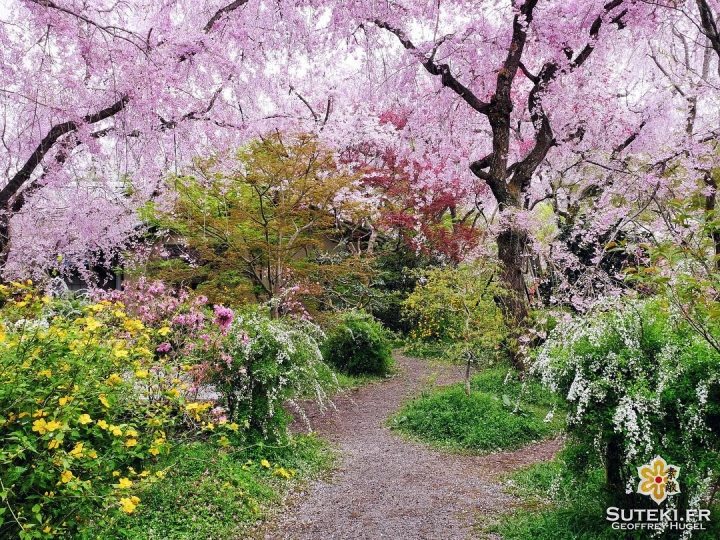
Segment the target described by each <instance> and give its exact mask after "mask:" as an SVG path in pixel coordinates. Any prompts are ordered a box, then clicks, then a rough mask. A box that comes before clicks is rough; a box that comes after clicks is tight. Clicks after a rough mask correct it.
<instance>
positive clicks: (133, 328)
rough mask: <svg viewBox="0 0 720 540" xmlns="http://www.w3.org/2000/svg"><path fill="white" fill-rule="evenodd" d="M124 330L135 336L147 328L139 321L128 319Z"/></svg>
mask: <svg viewBox="0 0 720 540" xmlns="http://www.w3.org/2000/svg"><path fill="white" fill-rule="evenodd" d="M123 328H124V329H125V330H127V331H128V332H130V333H131V334H133V333H135V332H137V331H138V330H142V329H143V328H145V325H143V323H142V322H140V321H139V320H137V319H128V320H127V321H125V322H124V323H123Z"/></svg>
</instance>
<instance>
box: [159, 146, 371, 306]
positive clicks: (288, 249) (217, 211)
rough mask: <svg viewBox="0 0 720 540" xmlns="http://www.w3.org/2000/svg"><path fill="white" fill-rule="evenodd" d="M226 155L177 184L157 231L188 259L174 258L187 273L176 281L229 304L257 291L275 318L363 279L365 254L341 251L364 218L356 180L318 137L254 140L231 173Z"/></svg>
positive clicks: (197, 167)
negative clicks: (176, 242)
mask: <svg viewBox="0 0 720 540" xmlns="http://www.w3.org/2000/svg"><path fill="white" fill-rule="evenodd" d="M224 157H225V156H214V157H211V158H208V159H203V160H198V161H197V162H196V164H195V167H194V170H193V171H192V175H186V176H181V177H178V178H175V179H173V182H174V189H175V191H176V194H177V197H176V204H175V207H174V208H173V209H172V212H171V213H165V214H163V215H161V216H160V219H159V225H160V226H161V227H165V228H167V229H169V230H171V231H172V232H173V233H175V234H177V235H180V236H181V237H182V238H183V241H184V242H185V243H186V246H185V249H186V251H187V253H188V255H189V256H188V258H189V259H190V263H189V264H186V263H179V262H178V261H177V260H176V261H174V262H173V263H172V264H174V265H175V266H181V270H182V272H181V273H180V274H178V268H172V271H173V273H174V274H176V275H182V276H183V278H184V279H190V280H195V281H198V282H201V288H202V289H203V290H205V291H208V295H209V296H212V295H213V293H214V294H215V297H219V298H218V299H222V300H226V301H227V300H237V298H238V297H239V296H242V295H243V294H245V295H247V294H248V292H250V293H251V294H253V295H254V296H255V297H256V299H258V300H260V301H269V302H270V305H271V314H272V316H273V317H278V316H279V315H280V314H281V312H282V311H283V304H284V303H285V302H287V303H290V304H294V305H296V307H297V304H299V298H300V297H302V296H303V295H306V296H307V295H315V296H316V297H318V298H321V297H322V296H323V290H324V289H325V288H328V287H332V285H333V284H334V283H335V282H338V281H340V280H341V278H346V277H347V276H348V274H357V275H356V276H355V278H356V279H358V280H362V279H364V276H363V275H362V274H363V271H362V269H363V267H364V265H363V264H358V262H357V260H356V259H358V258H360V257H362V255H363V254H364V253H363V252H362V251H361V250H360V251H358V250H356V251H354V252H353V251H348V250H347V249H344V248H343V247H342V245H343V244H344V243H345V240H346V238H345V236H344V235H345V233H346V231H347V230H348V229H349V228H350V225H349V224H353V223H356V222H357V221H358V220H360V219H361V218H362V217H363V209H364V200H363V198H362V197H361V196H360V194H359V192H358V191H357V190H356V189H355V182H356V180H357V179H356V177H355V176H354V175H353V174H352V173H350V172H348V171H346V170H343V169H342V168H341V167H339V166H338V164H337V162H336V159H335V155H334V154H333V153H332V152H331V151H330V150H328V149H326V148H324V147H323V146H322V145H321V143H320V142H319V141H318V140H317V138H316V137H314V136H312V135H306V134H282V133H274V134H272V135H270V136H267V137H264V138H260V139H258V140H255V141H253V142H251V143H250V144H248V145H247V146H246V147H244V148H242V149H241V150H240V151H238V152H237V153H236V154H235V156H234V159H235V164H234V166H233V168H232V170H231V171H229V172H225V171H223V170H221V165H223V159H222V158H224ZM328 254H332V255H333V256H328ZM318 276H322V280H321V279H319V277H318ZM248 285H249V286H248ZM290 289H293V290H292V291H291V290H290ZM223 295H224V296H223ZM228 296H229V297H230V298H228ZM301 309H302V308H301Z"/></svg>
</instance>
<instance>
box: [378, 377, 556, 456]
mask: <svg viewBox="0 0 720 540" xmlns="http://www.w3.org/2000/svg"><path fill="white" fill-rule="evenodd" d="M508 373H510V375H509V376H508ZM471 388H472V391H471V393H470V395H469V396H466V395H465V391H464V387H463V385H462V384H456V385H452V386H449V387H445V388H439V389H435V390H432V391H429V392H425V393H423V394H422V395H420V396H419V397H417V398H415V399H413V400H412V401H410V402H408V403H407V404H406V405H405V406H404V407H403V408H402V409H401V410H400V411H399V412H398V413H397V414H396V415H395V416H394V417H393V418H392V419H391V421H390V422H391V425H392V426H393V427H394V428H396V429H398V430H399V431H401V432H403V433H406V434H408V435H411V436H413V437H415V438H418V439H420V440H422V441H425V442H429V443H432V444H435V445H437V446H441V447H445V448H450V449H454V450H464V451H471V452H478V453H482V452H489V451H495V450H513V449H516V448H521V447H522V446H525V445H527V444H529V443H531V442H533V441H538V440H542V439H545V438H548V437H551V436H553V435H555V434H556V433H558V432H559V431H560V430H561V429H562V418H563V417H564V414H563V413H562V412H559V413H558V414H556V415H555V416H554V418H553V419H552V421H550V422H545V421H544V420H545V417H546V415H547V413H548V412H549V411H550V410H551V409H552V407H553V405H554V404H555V397H554V396H552V395H551V394H550V393H549V392H548V391H546V390H545V389H543V388H542V387H541V385H540V384H539V383H538V382H537V381H533V380H531V381H528V382H527V383H526V384H523V383H522V382H520V381H519V380H518V378H517V374H516V373H515V372H512V371H510V372H509V371H508V368H503V367H496V368H490V369H486V370H485V371H483V372H481V373H479V374H477V375H475V376H474V377H473V378H472V384H471Z"/></svg>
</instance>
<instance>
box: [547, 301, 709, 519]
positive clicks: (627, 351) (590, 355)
mask: <svg viewBox="0 0 720 540" xmlns="http://www.w3.org/2000/svg"><path fill="white" fill-rule="evenodd" d="M534 370H536V371H538V372H540V373H542V376H543V379H544V381H545V383H546V384H547V385H548V386H550V387H551V388H552V389H553V390H556V391H558V392H559V393H560V395H562V396H564V397H565V398H566V400H567V403H568V405H569V414H568V421H567V426H568V427H567V430H568V434H569V436H570V438H569V451H572V452H574V456H575V458H574V459H572V460H568V465H569V466H571V467H572V469H573V470H574V472H575V473H576V474H577V475H578V476H579V477H581V476H583V475H585V474H587V471H589V470H593V469H594V468H603V467H604V468H605V477H606V479H607V481H606V483H605V492H606V494H607V496H608V501H607V502H608V503H612V504H613V505H614V506H620V507H626V508H627V507H631V508H644V507H656V506H657V505H656V504H655V502H653V501H652V500H651V499H650V498H649V497H645V496H641V495H638V494H636V493H635V491H636V489H637V485H638V473H637V467H639V466H642V465H644V464H645V463H648V462H649V461H650V460H651V459H652V458H654V457H655V456H657V455H659V456H661V457H663V458H665V459H666V460H667V462H668V463H672V464H676V465H678V466H679V467H681V471H682V472H681V478H680V483H681V486H682V489H681V493H679V494H678V495H674V496H672V497H671V498H669V499H668V501H669V503H671V504H672V505H674V506H677V507H678V508H679V509H683V508H697V507H699V506H700V505H701V501H703V500H705V497H706V496H707V494H708V493H710V492H713V491H715V490H714V488H713V486H715V485H717V482H718V473H719V472H720V457H719V456H720V355H719V354H718V353H717V351H715V350H714V349H713V348H712V347H710V345H709V344H708V342H707V341H706V340H704V339H701V338H700V337H699V336H698V335H697V334H696V333H695V332H694V331H693V330H692V329H691V328H689V326H688V325H687V324H686V323H685V322H684V321H683V320H682V318H681V317H680V316H679V315H677V314H673V313H672V312H668V306H667V305H666V304H665V303H664V301H663V300H662V299H653V300H647V301H641V302H638V301H634V302H627V303H623V304H620V305H618V306H613V308H612V309H610V310H608V311H605V312H600V313H596V314H592V315H589V316H586V317H580V318H578V319H576V320H574V321H572V322H569V323H564V324H561V325H559V326H558V327H557V328H556V329H555V330H554V331H553V332H552V333H551V337H550V339H549V340H548V342H547V343H546V344H545V346H544V347H543V348H542V350H541V351H540V353H539V355H538V359H537V362H536V364H535V366H534Z"/></svg>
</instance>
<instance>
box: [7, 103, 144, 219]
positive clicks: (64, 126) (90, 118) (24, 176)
mask: <svg viewBox="0 0 720 540" xmlns="http://www.w3.org/2000/svg"><path fill="white" fill-rule="evenodd" d="M129 101H130V99H129V98H128V96H127V95H124V96H122V97H121V98H120V99H119V100H117V101H116V102H115V103H113V104H112V105H110V106H109V107H106V108H104V109H102V110H100V111H98V112H96V113H94V114H89V115H87V116H85V117H83V119H82V122H83V123H85V124H95V123H97V122H100V121H102V120H105V119H107V118H110V117H111V116H114V115H115V114H117V113H119V112H120V111H121V110H123V109H124V108H125V106H126V105H127V104H128V102H129ZM78 127H79V124H78V123H77V122H74V121H72V120H69V121H67V122H63V123H61V124H55V125H54V126H53V127H52V128H50V131H48V133H47V135H45V137H44V138H43V140H42V141H40V144H38V146H37V148H35V151H34V152H33V153H32V154H30V157H29V158H28V160H27V161H26V162H25V164H24V165H23V166H22V168H21V169H20V170H19V171H18V172H17V173H15V176H13V177H12V179H10V181H9V182H8V183H7V184H6V185H5V187H3V188H2V190H0V209H3V210H4V209H6V208H7V207H8V203H9V202H10V199H12V197H14V196H15V195H16V194H17V192H18V191H20V189H21V188H22V186H23V184H25V182H27V181H28V180H29V179H30V177H31V176H32V173H33V171H34V170H35V168H36V167H37V166H38V165H39V164H40V162H41V161H42V160H43V158H44V157H45V155H46V154H47V153H48V152H49V151H50V149H51V148H52V147H53V146H54V145H55V143H56V142H57V141H58V139H60V137H62V136H63V135H66V134H68V133H72V132H73V131H76V130H77V129H78Z"/></svg>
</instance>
